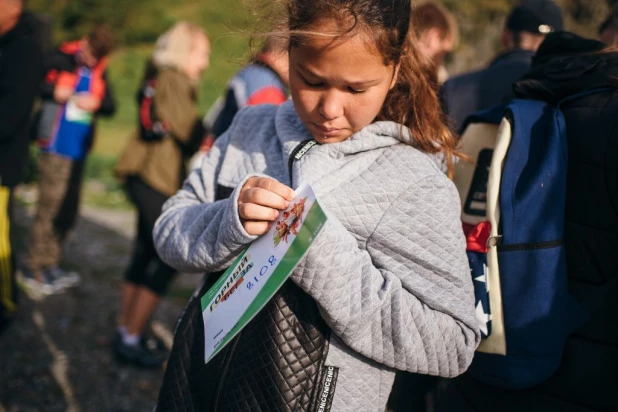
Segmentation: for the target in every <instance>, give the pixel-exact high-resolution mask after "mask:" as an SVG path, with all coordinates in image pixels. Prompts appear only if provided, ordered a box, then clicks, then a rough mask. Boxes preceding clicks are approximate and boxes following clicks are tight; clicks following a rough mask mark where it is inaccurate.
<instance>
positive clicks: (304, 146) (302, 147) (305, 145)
mask: <svg viewBox="0 0 618 412" xmlns="http://www.w3.org/2000/svg"><path fill="white" fill-rule="evenodd" d="M316 144H318V142H316V141H315V140H313V139H308V140H305V141H302V142H300V143H299V144H298V146H296V147H295V148H294V150H292V154H290V158H289V159H288V170H289V172H290V186H293V185H294V178H293V177H292V167H293V166H294V161H295V160H300V159H301V158H302V157H303V156H304V155H305V154H307V152H308V151H309V150H310V149H311V148H312V147H313V146H315V145H316Z"/></svg>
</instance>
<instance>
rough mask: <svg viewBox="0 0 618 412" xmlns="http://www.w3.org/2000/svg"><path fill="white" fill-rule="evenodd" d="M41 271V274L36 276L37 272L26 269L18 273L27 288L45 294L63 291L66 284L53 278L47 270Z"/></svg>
mask: <svg viewBox="0 0 618 412" xmlns="http://www.w3.org/2000/svg"><path fill="white" fill-rule="evenodd" d="M39 273H40V276H36V274H35V272H33V271H31V270H28V269H24V270H22V271H20V273H19V274H18V279H19V280H20V281H21V283H22V284H23V285H24V286H26V287H27V288H29V289H31V290H32V291H34V292H37V293H40V294H43V295H54V294H56V293H62V291H63V290H64V286H62V285H61V284H60V283H58V282H57V281H56V280H55V279H54V278H52V277H51V276H50V275H49V274H48V273H47V271H41V272H39Z"/></svg>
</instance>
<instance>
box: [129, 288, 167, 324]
mask: <svg viewBox="0 0 618 412" xmlns="http://www.w3.org/2000/svg"><path fill="white" fill-rule="evenodd" d="M160 300H161V297H160V296H159V295H157V294H156V293H154V292H153V291H151V290H150V289H147V288H144V287H138V288H137V291H136V293H135V299H134V303H133V307H132V311H131V312H132V313H131V315H130V318H129V319H128V321H127V324H126V325H125V326H126V328H127V333H129V334H130V335H142V334H143V333H144V329H145V328H146V325H147V324H148V321H149V320H150V317H151V316H152V314H153V312H154V311H155V309H156V308H157V305H158V304H159V301H160Z"/></svg>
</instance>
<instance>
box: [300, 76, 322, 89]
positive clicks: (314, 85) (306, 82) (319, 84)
mask: <svg viewBox="0 0 618 412" xmlns="http://www.w3.org/2000/svg"><path fill="white" fill-rule="evenodd" d="M301 78H302V79H303V82H304V83H305V84H306V85H307V86H309V87H322V86H324V83H319V82H318V83H311V82H310V81H309V80H307V79H305V78H304V77H303V76H301Z"/></svg>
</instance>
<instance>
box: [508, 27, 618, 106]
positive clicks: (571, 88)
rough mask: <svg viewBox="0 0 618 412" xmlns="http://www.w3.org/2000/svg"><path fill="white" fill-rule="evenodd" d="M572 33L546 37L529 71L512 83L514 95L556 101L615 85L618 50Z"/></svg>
mask: <svg viewBox="0 0 618 412" xmlns="http://www.w3.org/2000/svg"><path fill="white" fill-rule="evenodd" d="M606 47H607V46H606V45H605V44H604V43H601V42H599V41H596V40H591V39H585V38H583V37H579V36H577V35H575V34H573V33H568V32H556V33H552V34H550V35H548V36H547V38H546V39H545V41H544V42H543V44H542V45H541V47H540V48H539V50H538V51H537V54H536V56H535V57H534V59H533V60H532V68H531V70H530V72H529V73H528V74H527V75H526V76H524V78H523V79H522V80H520V81H519V82H517V83H515V85H514V87H513V89H514V91H515V95H516V96H517V97H520V98H525V99H536V100H544V101H547V102H549V103H553V104H556V103H558V102H559V101H560V100H562V99H563V98H565V97H567V96H570V95H572V94H575V93H581V92H584V91H587V90H592V89H599V88H616V87H618V52H611V53H609V52H608V53H602V50H603V49H605V48H606Z"/></svg>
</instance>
